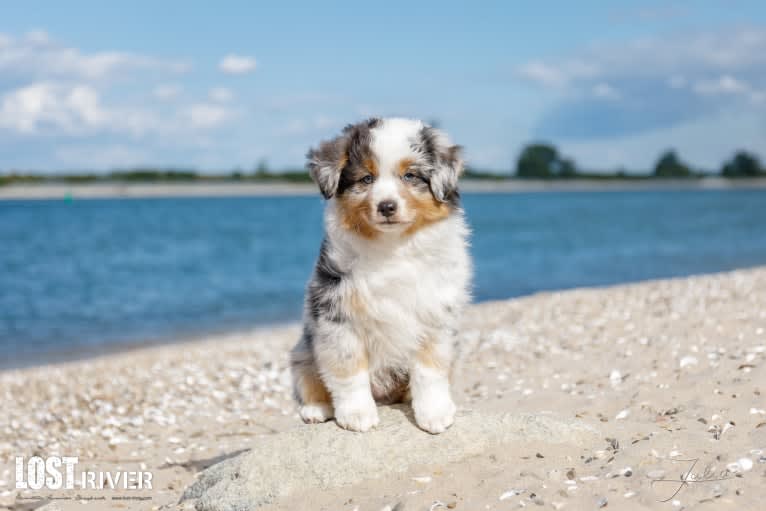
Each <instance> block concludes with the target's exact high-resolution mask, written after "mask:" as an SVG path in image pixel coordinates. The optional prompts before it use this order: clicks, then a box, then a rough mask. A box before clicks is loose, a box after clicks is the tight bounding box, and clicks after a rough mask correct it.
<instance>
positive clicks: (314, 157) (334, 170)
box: [306, 130, 350, 199]
mask: <svg viewBox="0 0 766 511" xmlns="http://www.w3.org/2000/svg"><path fill="white" fill-rule="evenodd" d="M349 142H350V136H349V132H348V130H344V131H343V133H342V134H341V135H340V136H338V137H336V138H334V139H332V140H327V141H325V142H322V143H321V144H319V147H317V148H316V149H311V150H309V152H308V154H307V155H306V158H308V162H306V167H307V168H308V170H309V173H310V174H311V179H313V180H314V182H315V183H316V184H317V186H319V191H321V192H322V195H324V198H325V199H330V198H332V197H333V195H335V192H336V191H337V190H338V182H339V181H340V173H341V171H342V170H343V167H345V166H346V163H347V162H348V146H349Z"/></svg>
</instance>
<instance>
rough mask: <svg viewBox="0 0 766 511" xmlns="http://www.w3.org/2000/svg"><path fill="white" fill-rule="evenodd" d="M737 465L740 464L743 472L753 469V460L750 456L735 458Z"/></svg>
mask: <svg viewBox="0 0 766 511" xmlns="http://www.w3.org/2000/svg"><path fill="white" fill-rule="evenodd" d="M737 465H739V466H740V468H741V469H742V471H743V472H747V471H748V470H752V469H753V460H751V459H750V458H740V459H738V460H737Z"/></svg>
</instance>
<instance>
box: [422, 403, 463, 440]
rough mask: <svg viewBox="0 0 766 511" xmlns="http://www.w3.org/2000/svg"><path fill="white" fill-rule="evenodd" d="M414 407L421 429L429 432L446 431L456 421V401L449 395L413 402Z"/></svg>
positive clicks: (435, 433)
mask: <svg viewBox="0 0 766 511" xmlns="http://www.w3.org/2000/svg"><path fill="white" fill-rule="evenodd" d="M412 407H413V409H414V411H415V422H417V423H418V426H420V429H422V430H424V431H427V432H428V433H432V434H434V435H437V434H439V433H444V432H445V431H447V428H449V427H450V426H452V423H453V422H455V411H456V408H455V403H453V402H452V398H451V397H449V396H445V397H444V398H442V399H433V400H431V401H425V400H423V401H416V402H413V403H412Z"/></svg>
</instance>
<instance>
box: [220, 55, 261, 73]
mask: <svg viewBox="0 0 766 511" xmlns="http://www.w3.org/2000/svg"><path fill="white" fill-rule="evenodd" d="M218 67H219V68H220V70H221V71H223V72H224V73H228V74H232V75H240V74H245V73H250V72H252V71H255V58H254V57H248V56H246V55H234V54H230V55H226V56H225V57H224V58H223V59H221V63H220V64H219V65H218Z"/></svg>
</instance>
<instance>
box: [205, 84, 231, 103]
mask: <svg viewBox="0 0 766 511" xmlns="http://www.w3.org/2000/svg"><path fill="white" fill-rule="evenodd" d="M209 96H210V99H211V100H212V101H215V102H217V103H228V102H229V101H231V100H232V99H234V93H233V92H232V91H231V90H230V89H227V88H226V87H214V88H212V89H210V93H209Z"/></svg>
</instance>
